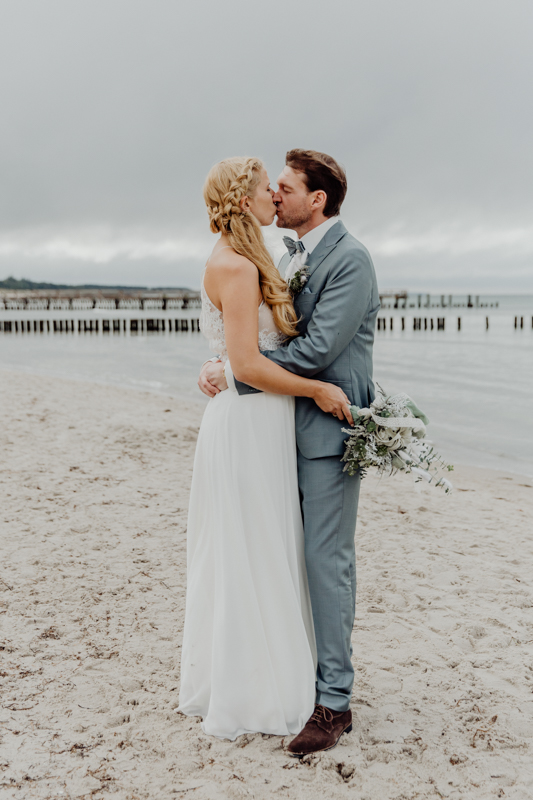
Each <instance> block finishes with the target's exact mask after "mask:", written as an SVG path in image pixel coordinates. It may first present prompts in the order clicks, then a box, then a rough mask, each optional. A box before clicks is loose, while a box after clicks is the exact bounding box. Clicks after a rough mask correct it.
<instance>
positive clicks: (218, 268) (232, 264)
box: [205, 247, 258, 281]
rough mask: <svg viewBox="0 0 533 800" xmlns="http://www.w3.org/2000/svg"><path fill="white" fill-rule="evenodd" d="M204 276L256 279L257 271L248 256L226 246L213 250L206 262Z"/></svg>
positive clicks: (226, 278) (215, 278)
mask: <svg viewBox="0 0 533 800" xmlns="http://www.w3.org/2000/svg"><path fill="white" fill-rule="evenodd" d="M205 277H206V278H209V279H211V280H215V281H217V280H228V279H232V278H239V279H246V278H250V279H254V280H257V277H258V272H257V267H256V266H255V264H254V263H253V262H252V261H250V259H249V258H246V256H241V255H240V254H239V253H236V252H235V250H233V249H232V248H229V247H227V248H221V249H219V250H215V252H214V253H213V255H212V256H211V257H210V259H209V261H208V262H207V264H206V269H205Z"/></svg>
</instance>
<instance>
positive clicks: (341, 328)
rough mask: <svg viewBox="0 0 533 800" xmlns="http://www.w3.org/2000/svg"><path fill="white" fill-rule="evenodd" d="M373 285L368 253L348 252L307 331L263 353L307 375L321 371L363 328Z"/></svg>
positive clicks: (288, 368) (337, 267)
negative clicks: (283, 344)
mask: <svg viewBox="0 0 533 800" xmlns="http://www.w3.org/2000/svg"><path fill="white" fill-rule="evenodd" d="M373 287H374V268H373V266H372V261H371V260H370V257H369V255H368V254H367V253H366V251H364V250H359V249H354V250H352V251H348V252H347V253H345V254H344V255H343V257H342V258H341V259H339V261H338V262H337V263H336V264H335V266H334V267H333V268H332V269H331V272H330V274H329V276H328V280H327V282H326V284H325V286H324V288H323V290H322V292H321V295H320V299H319V300H318V302H317V304H316V306H315V308H314V310H313V314H312V317H311V319H310V321H309V324H308V326H307V331H306V333H305V334H304V335H303V336H298V337H296V338H295V339H292V340H291V341H290V342H289V344H288V345H287V346H286V347H279V348H278V349H277V350H272V351H270V352H268V353H264V355H265V356H267V358H269V359H271V360H272V361H274V362H275V363H276V364H279V365H280V366H281V367H284V368H285V369H287V370H289V371H290V372H294V373H296V374H297V375H302V376H303V377H306V378H312V377H313V376H314V375H316V374H317V373H319V372H322V370H324V369H326V367H328V366H329V365H330V364H332V363H333V361H335V359H336V358H337V357H338V356H339V355H340V354H341V353H342V351H343V350H344V349H345V348H346V347H347V346H348V344H349V343H350V341H351V340H352V339H353V337H354V336H355V334H356V333H357V331H358V330H359V328H360V327H361V324H362V322H363V320H364V318H365V315H366V314H367V311H368V308H369V305H370V301H371V298H372V290H373Z"/></svg>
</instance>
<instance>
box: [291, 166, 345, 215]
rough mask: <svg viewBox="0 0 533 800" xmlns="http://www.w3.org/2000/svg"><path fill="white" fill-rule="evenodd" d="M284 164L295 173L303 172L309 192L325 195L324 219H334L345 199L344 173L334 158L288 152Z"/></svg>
mask: <svg viewBox="0 0 533 800" xmlns="http://www.w3.org/2000/svg"><path fill="white" fill-rule="evenodd" d="M285 163H286V164H287V166H288V167H291V169H294V170H296V171H297V172H303V174H304V175H305V182H306V184H307V188H308V189H309V191H310V192H316V191H317V190H319V189H320V190H321V191H323V192H325V193H326V196H327V200H326V205H325V206H324V216H325V217H336V216H337V214H339V213H340V210H341V205H342V203H343V200H344V198H345V197H346V190H347V189H348V181H347V180H346V173H345V171H344V169H343V168H342V167H341V165H340V164H337V162H336V161H335V159H334V158H332V157H331V156H328V155H326V153H319V152H317V151H316V150H289V152H288V153H287V155H286V157H285Z"/></svg>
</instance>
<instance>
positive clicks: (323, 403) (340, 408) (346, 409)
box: [313, 381, 353, 427]
mask: <svg viewBox="0 0 533 800" xmlns="http://www.w3.org/2000/svg"><path fill="white" fill-rule="evenodd" d="M315 384H316V386H315V388H314V392H313V400H314V401H315V403H316V404H317V406H318V407H319V408H321V409H322V411H325V413H326V414H333V416H334V417H337V419H340V420H344V419H346V420H347V422H349V424H350V425H352V427H353V419H352V415H351V413H350V401H349V400H348V397H347V396H346V395H345V393H344V392H343V391H342V389H340V388H339V387H338V386H335V384H333V383H326V382H325V381H315Z"/></svg>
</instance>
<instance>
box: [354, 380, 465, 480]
mask: <svg viewBox="0 0 533 800" xmlns="http://www.w3.org/2000/svg"><path fill="white" fill-rule="evenodd" d="M350 410H351V412H352V416H353V419H354V423H355V426H354V427H353V428H350V429H347V428H343V432H344V433H348V434H349V436H348V439H347V440H346V449H345V451H344V455H343V457H342V460H343V461H345V462H346V465H345V467H344V471H345V472H348V474H349V475H355V473H356V472H357V470H360V472H361V475H362V477H364V476H365V474H366V472H367V470H368V468H369V467H375V468H376V469H377V471H378V474H380V475H382V474H384V473H388V474H389V475H394V474H395V473H396V472H399V471H400V470H401V471H402V472H410V473H413V474H414V475H415V476H416V478H415V480H416V481H420V480H426V481H428V483H432V482H434V485H435V486H440V487H441V488H443V489H444V491H445V492H449V491H450V489H451V488H452V485H451V483H450V482H449V481H447V480H446V479H445V478H444V477H443V476H442V475H441V474H440V473H441V472H443V471H448V472H451V470H453V467H452V466H451V465H450V464H446V463H445V462H444V460H443V459H442V457H441V456H440V455H439V454H438V453H437V452H436V451H435V450H434V448H433V445H432V444H431V442H429V441H428V440H426V439H425V436H426V425H427V424H428V423H429V420H428V418H427V417H426V415H425V414H424V413H423V412H422V411H420V409H419V408H417V406H416V404H415V403H414V401H413V400H411V398H410V397H409V396H408V395H406V394H395V395H393V396H392V397H390V396H388V395H386V394H385V392H384V391H383V389H381V387H380V388H379V393H378V396H377V397H376V399H375V400H374V402H373V403H371V404H370V408H359V407H358V406H351V407H350Z"/></svg>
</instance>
